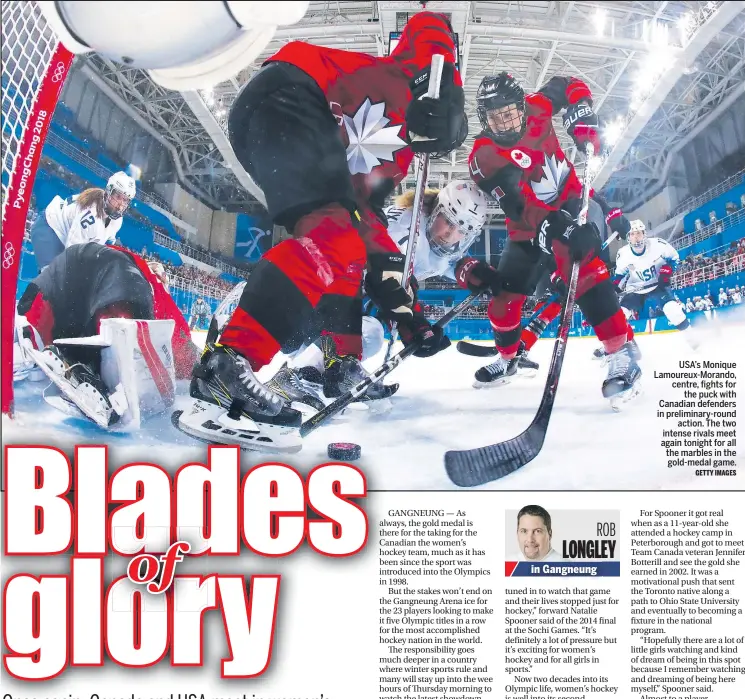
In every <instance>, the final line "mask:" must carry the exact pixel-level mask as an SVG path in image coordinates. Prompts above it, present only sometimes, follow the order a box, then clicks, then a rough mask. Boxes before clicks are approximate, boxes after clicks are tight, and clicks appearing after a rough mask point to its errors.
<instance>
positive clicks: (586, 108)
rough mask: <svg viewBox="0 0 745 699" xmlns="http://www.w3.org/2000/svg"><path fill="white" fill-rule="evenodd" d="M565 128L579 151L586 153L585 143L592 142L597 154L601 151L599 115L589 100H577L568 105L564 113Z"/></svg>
mask: <svg viewBox="0 0 745 699" xmlns="http://www.w3.org/2000/svg"><path fill="white" fill-rule="evenodd" d="M564 128H565V129H566V130H567V133H568V134H569V135H570V136H571V137H572V140H573V141H574V145H575V146H577V149H578V150H579V151H581V152H582V153H584V152H585V145H586V144H588V143H592V145H593V146H594V148H595V154H596V155H597V154H599V153H600V130H599V127H598V116H597V114H595V112H593V111H592V107H591V106H590V105H589V104H587V102H577V104H572V105H570V106H569V107H567V110H566V112H565V113H564Z"/></svg>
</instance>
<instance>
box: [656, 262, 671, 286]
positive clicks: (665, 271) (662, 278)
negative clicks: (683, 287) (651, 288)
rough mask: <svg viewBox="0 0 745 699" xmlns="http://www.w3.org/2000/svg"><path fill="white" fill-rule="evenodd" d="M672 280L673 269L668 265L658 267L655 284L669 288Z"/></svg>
mask: <svg viewBox="0 0 745 699" xmlns="http://www.w3.org/2000/svg"><path fill="white" fill-rule="evenodd" d="M672 278H673V268H672V267H671V266H670V265H668V264H664V265H662V267H660V271H659V272H658V273H657V282H658V283H659V285H660V286H669V285H670V281H671V280H672Z"/></svg>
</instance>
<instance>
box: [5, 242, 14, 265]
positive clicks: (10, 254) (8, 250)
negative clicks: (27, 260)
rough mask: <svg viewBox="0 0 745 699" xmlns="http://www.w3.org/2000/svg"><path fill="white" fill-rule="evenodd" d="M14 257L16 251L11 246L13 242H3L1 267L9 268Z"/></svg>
mask: <svg viewBox="0 0 745 699" xmlns="http://www.w3.org/2000/svg"><path fill="white" fill-rule="evenodd" d="M15 257H16V251H15V248H14V247H13V243H11V242H7V243H5V247H4V248H3V269H10V268H11V267H12V266H13V262H14V260H15Z"/></svg>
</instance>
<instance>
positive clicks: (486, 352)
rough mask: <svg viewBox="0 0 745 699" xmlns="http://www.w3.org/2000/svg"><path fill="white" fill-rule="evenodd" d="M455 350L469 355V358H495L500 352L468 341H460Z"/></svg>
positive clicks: (494, 348)
mask: <svg viewBox="0 0 745 699" xmlns="http://www.w3.org/2000/svg"><path fill="white" fill-rule="evenodd" d="M455 348H456V349H457V350H458V352H460V353H461V354H467V355H468V356H469V357H494V356H496V355H497V354H499V350H498V349H497V348H496V347H490V346H489V345H477V344H475V343H473V342H467V341H466V340H460V341H459V342H458V344H457V345H456V346H455Z"/></svg>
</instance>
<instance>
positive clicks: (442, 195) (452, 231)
mask: <svg viewBox="0 0 745 699" xmlns="http://www.w3.org/2000/svg"><path fill="white" fill-rule="evenodd" d="M487 207H488V201H487V198H486V195H485V194H484V193H483V192H482V191H481V190H480V189H479V188H478V187H477V186H476V185H475V184H474V183H473V182H471V181H470V180H456V181H453V182H450V183H449V184H448V185H447V186H445V187H444V188H443V189H442V190H440V192H439V194H438V195H437V199H436V200H435V205H434V207H433V208H432V215H431V216H430V218H429V224H428V226H427V241H428V242H429V246H430V248H431V249H432V251H433V252H434V253H435V254H436V255H438V256H440V257H453V258H461V257H463V255H465V254H466V251H467V250H468V248H469V247H471V245H472V244H473V242H474V241H475V240H476V238H478V237H479V235H480V233H481V229H482V228H483V227H484V223H486V213H487Z"/></svg>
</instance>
